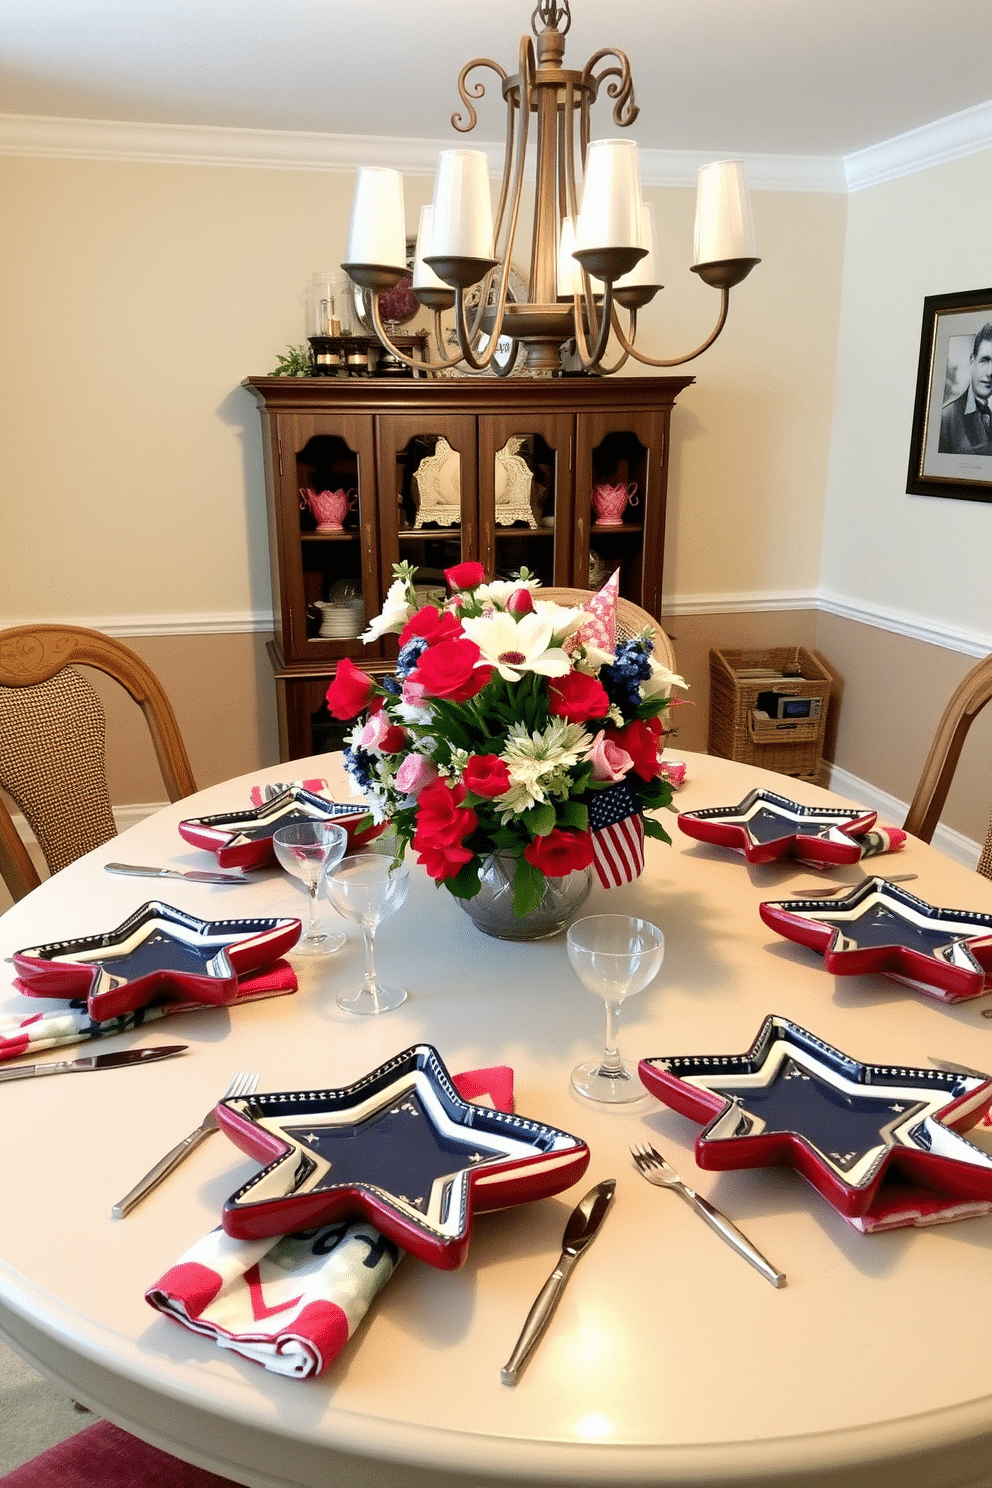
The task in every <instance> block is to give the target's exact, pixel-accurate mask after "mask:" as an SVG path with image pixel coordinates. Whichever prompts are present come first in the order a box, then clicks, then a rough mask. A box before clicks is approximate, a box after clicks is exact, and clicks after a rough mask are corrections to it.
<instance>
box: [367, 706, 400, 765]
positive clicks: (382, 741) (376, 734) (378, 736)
mask: <svg viewBox="0 0 992 1488" xmlns="http://www.w3.org/2000/svg"><path fill="white" fill-rule="evenodd" d="M406 739H407V733H406V729H402V728H400V727H399V725H398V724H395V723H391V722H390V719H389V714H388V713H387V712H386V711H385V709H380V710H379V711H378V712H376V713H373V715H372V717H371V718H370V719H369V721H368V723H367V724H366V725H365V727H364V728H363V729H362V735H361V738H360V739H359V743H360V744H361V746H362V748H363V749H376V750H378V752H379V753H380V754H397V753H399V751H400V750H401V749H402V748H403V745H404V744H405V743H406Z"/></svg>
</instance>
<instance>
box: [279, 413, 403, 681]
mask: <svg viewBox="0 0 992 1488" xmlns="http://www.w3.org/2000/svg"><path fill="white" fill-rule="evenodd" d="M363 425H364V426H363ZM278 441H279V450H278V457H279V465H280V478H281V480H282V482H283V485H284V490H283V499H282V502H281V503H280V505H281V514H280V515H281V520H282V522H283V527H284V530H283V541H282V544H281V552H282V554H283V559H282V563H283V572H282V574H281V576H280V577H281V586H280V587H281V590H282V595H281V598H282V606H281V608H282V621H283V631H282V649H283V655H284V657H285V659H286V660H287V661H313V662H324V661H328V660H333V659H335V658H338V657H341V656H357V655H359V654H363V653H364V654H366V655H370V656H378V655H381V651H380V650H379V649H378V648H376V647H374V646H373V647H365V646H364V645H363V643H362V641H361V640H360V639H359V637H360V636H361V633H362V631H363V630H364V629H365V627H366V625H367V623H368V620H369V619H370V618H371V617H372V616H373V615H375V614H377V613H378V610H379V608H380V592H379V574H378V564H377V561H376V541H377V539H376V524H375V473H374V457H373V447H372V440H371V438H370V434H369V430H368V421H367V420H365V421H362V420H359V419H355V418H348V417H347V416H346V417H343V418H337V417H335V416H334V415H326V416H325V415H320V416H314V417H306V416H298V417H288V418H285V419H280V420H279V430H278ZM294 497H295V500H294Z"/></svg>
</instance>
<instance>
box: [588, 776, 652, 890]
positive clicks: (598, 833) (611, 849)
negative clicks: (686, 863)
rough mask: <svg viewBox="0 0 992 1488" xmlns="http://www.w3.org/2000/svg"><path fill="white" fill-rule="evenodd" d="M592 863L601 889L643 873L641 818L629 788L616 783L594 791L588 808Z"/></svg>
mask: <svg viewBox="0 0 992 1488" xmlns="http://www.w3.org/2000/svg"><path fill="white" fill-rule="evenodd" d="M589 829H590V831H591V833H592V850H593V863H594V865H595V868H596V873H597V875H598V877H599V881H600V883H601V884H602V885H603V888H604V889H615V888H618V887H619V885H620V884H623V883H630V881H631V880H632V879H634V878H637V877H638V876H639V875H640V874H641V873H643V871H644V817H643V816H642V815H641V807H640V803H639V802H638V800H637V797H636V796H635V795H634V793H633V791H632V790H631V789H630V787H629V786H628V785H627V784H626V783H625V782H624V781H623V780H618V781H617V782H616V784H615V785H608V786H606V787H605V789H604V790H600V791H596V792H595V794H594V795H593V798H592V802H591V804H590V806H589Z"/></svg>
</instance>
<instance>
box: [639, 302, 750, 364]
mask: <svg viewBox="0 0 992 1488" xmlns="http://www.w3.org/2000/svg"><path fill="white" fill-rule="evenodd" d="M729 309H730V290H729V289H727V288H723V289H721V290H720V314H719V317H718V318H717V323H716V325H715V327H714V328H713V330H712V331H711V332H710V334H709V335H708V336H707V338H706V340H705V341H704V342H703V343H702V345H701V346H697V347H696V349H695V351H689V352H686V354H685V355H684V356H677V357H649V356H647V355H646V353H644V352H641V351H638V350H637V348H636V346H634V344H633V342H634V340H635V338H636V336H637V311H636V310H631V311H629V312H628V313H629V315H630V330H629V333H628V334H626V335H625V334H624V331H623V328H622V326H621V325H620V322H619V318H618V317H616V316H615V317H614V320H613V328H614V330H615V331H616V334H617V340H618V341H619V342H620V345H621V346H622V347H623V349H624V351H625V352H627V354H628V356H632V357H633V358H634V359H635V361H638V362H642V363H643V364H644V366H645V367H681V366H682V365H683V363H684V362H691V361H693V360H694V359H695V358H696V357H698V356H701V355H702V353H703V352H704V351H706V349H707V348H708V347H710V346H712V345H713V342H714V341H715V340H716V338H717V336H719V334H720V332H721V331H722V330H723V328H724V326H725V325H726V322H727V312H728V310H729Z"/></svg>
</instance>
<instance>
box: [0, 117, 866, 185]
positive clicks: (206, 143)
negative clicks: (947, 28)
mask: <svg viewBox="0 0 992 1488" xmlns="http://www.w3.org/2000/svg"><path fill="white" fill-rule="evenodd" d="M450 145H451V141H450V140H434V139H394V138H391V137H387V136H380V135H369V136H365V135H352V134H307V133H302V132H295V131H292V130H262V129H226V128H219V127H212V126H206V125H204V126H199V125H195V124H139V123H128V122H123V121H116V120H112V119H59V118H48V117H43V116H40V115H33V114H0V155H8V156H28V157H32V156H33V157H38V158H45V157H48V158H52V159H68V160H138V161H146V162H152V163H155V164H159V165H228V166H241V167H244V168H249V169H255V170H306V171H350V170H354V169H355V168H356V167H357V166H359V165H387V166H393V167H394V168H395V169H397V170H401V171H403V172H404V173H405V174H407V175H423V176H433V174H434V168H435V165H436V163H437V157H438V154H439V152H440V151H441V150H444V149H447V148H449V147H450ZM473 146H474V148H475V149H477V150H482V151H484V152H485V154H486V156H487V157H488V159H489V167H490V171H491V172H492V174H493V175H494V176H498V175H499V173H500V172H501V170H502V167H503V150H504V147H503V145H502V144H501V143H493V142H492V141H488V140H476V141H473ZM712 158H713V157H712V155H709V154H704V153H702V152H700V151H684V150H646V149H642V150H641V152H640V162H641V178H642V180H643V181H644V183H645V184H646V185H649V186H694V185H695V182H696V173H697V171H698V170H699V167H700V166H701V165H705V164H706V163H707V161H708V160H710V159H712ZM744 159H745V164H746V166H747V171H748V179H749V181H750V183H751V185H752V186H753V187H755V188H756V189H757V190H762V191H833V192H844V191H846V189H847V185H846V181H845V177H844V165H843V161H842V160H840V159H839V158H837V159H834V158H830V157H826V156H802V155H748V156H745V157H744Z"/></svg>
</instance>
